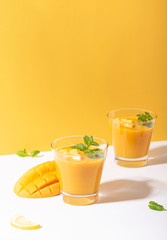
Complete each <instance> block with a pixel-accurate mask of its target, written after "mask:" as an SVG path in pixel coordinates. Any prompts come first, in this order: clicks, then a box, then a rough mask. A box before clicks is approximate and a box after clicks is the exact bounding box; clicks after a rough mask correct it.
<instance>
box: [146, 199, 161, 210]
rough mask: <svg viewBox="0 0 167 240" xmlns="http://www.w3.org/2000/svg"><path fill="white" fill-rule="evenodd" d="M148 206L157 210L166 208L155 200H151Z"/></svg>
mask: <svg viewBox="0 0 167 240" xmlns="http://www.w3.org/2000/svg"><path fill="white" fill-rule="evenodd" d="M148 207H149V208H150V209H152V210H156V211H163V210H165V209H164V207H163V206H162V205H160V204H158V203H156V202H154V201H150V202H149V205H148Z"/></svg>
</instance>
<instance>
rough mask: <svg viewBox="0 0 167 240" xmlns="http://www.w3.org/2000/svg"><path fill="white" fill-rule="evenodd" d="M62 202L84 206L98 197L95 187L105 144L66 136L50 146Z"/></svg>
mask: <svg viewBox="0 0 167 240" xmlns="http://www.w3.org/2000/svg"><path fill="white" fill-rule="evenodd" d="M51 147H52V150H53V152H54V159H55V162H56V165H57V176H58V179H59V182H60V190H61V193H62V195H63V200H64V202H66V203H68V204H72V205H88V204H92V203H94V202H95V201H96V200H97V198H98V188H99V184H100V179H101V175H102V170H103V164H104V160H105V158H106V155H107V150H108V143H107V142H106V141H104V140H103V139H100V138H97V137H93V136H87V135H85V136H83V135H81V136H80V135H79V136H68V137H63V138H59V139H57V140H55V141H53V143H52V144H51Z"/></svg>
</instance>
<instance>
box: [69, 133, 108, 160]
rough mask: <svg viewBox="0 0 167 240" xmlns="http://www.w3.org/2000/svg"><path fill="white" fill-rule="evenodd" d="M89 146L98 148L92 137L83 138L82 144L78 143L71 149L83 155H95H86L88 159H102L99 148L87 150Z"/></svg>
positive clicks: (102, 155)
mask: <svg viewBox="0 0 167 240" xmlns="http://www.w3.org/2000/svg"><path fill="white" fill-rule="evenodd" d="M90 146H99V144H98V143H97V142H95V141H94V139H93V136H90V137H89V136H87V135H85V136H84V143H78V144H76V145H73V146H71V148H73V149H78V150H81V151H83V152H84V153H85V154H89V153H90V154H91V153H97V154H94V155H88V157H89V158H102V157H104V154H103V153H102V152H101V150H100V149H99V148H96V149H89V147H90Z"/></svg>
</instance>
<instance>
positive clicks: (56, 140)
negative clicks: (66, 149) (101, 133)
mask: <svg viewBox="0 0 167 240" xmlns="http://www.w3.org/2000/svg"><path fill="white" fill-rule="evenodd" d="M84 136H85V135H72V136H66V137H61V138H58V139H55V140H54V141H53V142H52V143H51V149H52V150H56V148H53V144H54V143H55V142H58V141H59V140H62V139H66V138H74V137H76V138H77V137H78V138H79V137H80V138H83V137H84ZM93 138H94V139H98V140H101V141H103V142H104V144H106V146H105V148H104V149H101V150H102V151H105V150H107V149H108V147H109V144H108V142H106V141H105V140H104V139H102V138H98V137H93ZM97 147H98V146H97ZM56 152H58V153H59V154H62V155H75V156H77V155H78V156H85V155H97V152H95V153H84V154H82V153H76V154H69V153H61V152H59V151H56ZM92 160H93V159H92ZM94 160H95V159H94Z"/></svg>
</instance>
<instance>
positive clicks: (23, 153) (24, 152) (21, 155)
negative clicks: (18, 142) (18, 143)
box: [16, 149, 28, 157]
mask: <svg viewBox="0 0 167 240" xmlns="http://www.w3.org/2000/svg"><path fill="white" fill-rule="evenodd" d="M16 154H17V155H18V156H19V157H26V156H28V153H27V152H26V149H24V150H20V151H18V152H17V153H16Z"/></svg>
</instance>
